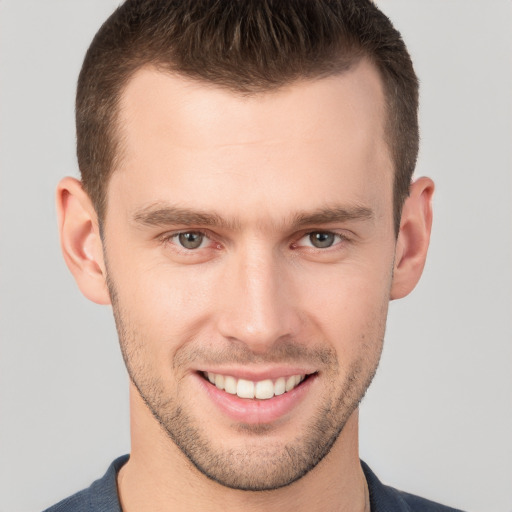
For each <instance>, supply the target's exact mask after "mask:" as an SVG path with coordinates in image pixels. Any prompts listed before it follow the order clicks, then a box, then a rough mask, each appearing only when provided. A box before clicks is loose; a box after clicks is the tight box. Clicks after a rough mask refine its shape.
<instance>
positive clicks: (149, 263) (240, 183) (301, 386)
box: [49, 0, 454, 512]
mask: <svg viewBox="0 0 512 512" xmlns="http://www.w3.org/2000/svg"><path fill="white" fill-rule="evenodd" d="M417 98H418V92H417V80H416V76H415V74H414V71H413V68H412V64H411V62H410V58H409V56H408V54H407V51H406V48H405V46H404V44H403V42H402V40H401V38H400V35H399V34H398V32H396V31H395V30H394V29H393V27H392V26H391V24H390V22H389V20H387V18H386V17H385V16H384V15H382V13H380V12H379V11H378V10H377V8H376V7H375V6H374V5H373V4H372V3H370V2H366V1H361V0H357V1H343V2H341V1H340V2H327V1H326V2H305V1H304V0H302V1H290V2H270V1H268V2H267V1H244V2H227V1H226V2H202V1H195V2H176V3H173V2H163V1H158V2H157V1H145V2H143V1H130V0H128V1H127V2H125V3H124V4H123V5H122V6H121V7H120V8H119V9H118V10H117V11H116V12H115V13H114V14H113V15H112V16H111V17H110V18H109V20H108V21H107V22H106V23H105V24H104V25H103V26H102V28H101V29H100V31H99V32H98V34H97V35H96V37H95V39H94V40H93V43H92V44H91V47H90V48H89V51H88V53H87V56H86V58H85V61H84V65H83V68H82V71H81V74H80V78H79V83H78V91H77V105H76V108H77V145H78V160H79V165H80V170H81V173H82V180H81V181H80V182H79V181H77V180H74V179H72V178H66V179H64V180H62V181H61V183H60V185H59V188H58V194H57V203H58V212H59V219H60V221H59V223H60V231H61V241H62V250H63V253H64V257H65V260H66V262H67V264H68V266H69V268H70V270H71V272H72V273H73V275H74V277H75V279H76V281H77V283H78V285H79V287H80V289H81V291H82V292H83V293H84V295H85V296H86V297H87V298H89V299H90V300H92V301H94V302H97V303H100V304H112V306H113V310H114V315H115V320H116V326H117V330H118V334H119V340H120V344H121V349H122V353H123V356H124V360H125V363H126V366H127V369H128V373H129V376H130V379H131V385H130V404H131V435H132V449H131V453H130V457H129V458H128V457H122V458H120V459H117V460H116V461H115V462H114V463H113V464H112V466H111V468H110V469H109V471H108V472H107V474H106V475H105V477H104V478H103V479H101V480H99V481H97V482H96V483H95V484H93V485H92V486H91V487H90V488H89V489H87V490H85V491H82V492H81V493H79V494H77V495H75V496H73V497H71V498H68V499H67V500H64V501H63V502H61V503H60V504H58V505H56V506H55V507H52V508H51V509H49V510H52V511H67V510H102V511H111V510H112V511H119V510H121V509H122V510H123V511H125V512H127V511H128V512H129V511H135V510H136V511H142V512H144V511H146V510H148V511H149V510H152V511H153V510H162V511H164V510H203V509H208V510H266V511H268V510H292V509H293V510H333V511H334V510H336V511H339V510H345V511H369V510H372V511H374V512H375V511H385V510H403V511H406V510H422V511H423V510H425V511H426V510H454V509H449V508H447V507H443V506H441V505H437V504H434V503H432V502H429V501H427V500H424V499H421V498H418V497H415V496H411V495H408V494H406V493H402V492H399V491H396V490H394V489H391V488H388V487H385V486H383V485H382V484H381V483H380V482H379V481H378V480H377V478H376V476H375V475H374V474H373V473H372V472H371V470H370V469H369V468H368V467H367V466H366V465H365V464H364V463H361V462H360V460H359V456H358V445H357V440H358V404H359V403H360V401H361V399H362V397H363V396H364V394H365V392H366V389H367V388H368V386H369V384H370V382H371V380H372V378H373V376H374V374H375V371H376V368H377V365H378V361H379V358H380V353H381V349H382V342H383V337H384V330H385V323H386V315H387V308H388V303H389V300H391V299H398V298H402V297H404V296H405V295H407V294H408V293H409V292H410V291H411V290H412V289H413V288H414V286H415V285H416V283H417V282H418V280H419V278H420V275H421V272H422V270H423V265H424V262H425V257H426V253H427V248H428V242H429V236H430V227H431V221H432V212H431V198H432V194H433V189H434V186H433V183H432V181H431V180H430V179H428V178H421V179H418V180H416V181H414V182H411V178H412V173H413V171H414V165H415V161H416V156H417V150H418V128H417Z"/></svg>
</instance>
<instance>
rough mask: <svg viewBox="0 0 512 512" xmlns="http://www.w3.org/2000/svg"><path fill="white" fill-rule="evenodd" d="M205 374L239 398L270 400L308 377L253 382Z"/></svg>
mask: <svg viewBox="0 0 512 512" xmlns="http://www.w3.org/2000/svg"><path fill="white" fill-rule="evenodd" d="M203 375H204V377H205V378H206V379H208V380H209V381H210V382H211V383H212V384H214V385H215V387H217V388H218V389H220V390H223V391H225V392H226V393H229V394H231V395H237V396H238V397H239V398H249V399H254V398H256V399H258V400H268V399H270V398H273V397H274V396H279V395H283V394H284V393H287V392H289V391H292V390H293V389H295V388H296V387H297V386H298V385H299V384H300V383H301V382H303V381H304V380H305V379H306V377H307V375H306V374H303V375H291V376H288V377H279V378H278V379H275V380H272V379H265V380H260V381H257V382H253V381H250V380H246V379H237V378H236V377H233V376H231V375H221V374H219V373H212V372H203Z"/></svg>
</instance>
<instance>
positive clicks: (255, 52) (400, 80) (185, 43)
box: [76, 0, 419, 233]
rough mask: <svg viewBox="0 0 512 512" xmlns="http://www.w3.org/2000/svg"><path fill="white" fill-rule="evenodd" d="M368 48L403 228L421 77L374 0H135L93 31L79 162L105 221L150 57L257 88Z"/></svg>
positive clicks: (324, 70)
mask: <svg viewBox="0 0 512 512" xmlns="http://www.w3.org/2000/svg"><path fill="white" fill-rule="evenodd" d="M363 57H364V58H368V59H369V60H370V61H371V62H372V63H373V64H374V65H375V66H376V68H377V69H378V71H379V73H380V76H381V78H382V81H383V84H384V91H385V96H386V104H387V105H386V108H387V116H388V117H387V121H386V138H387V141H386V142H387V144H388V146H389V148H390V154H391V156H392V158H393V161H394V166H395V179H394V190H393V194H394V222H395V231H396V232H397V233H398V228H399V224H400V216H401V210H402V205H403V201H404V200H405V198H406V197H407V195H408V193H409V185H410V181H411V177H412V173H413V172H414V167H415V165H416V158H417V153H418V141H419V134H418V120H417V110H418V81H417V78H416V75H415V73H414V69H413V66H412V62H411V59H410V57H409V54H408V52H407V49H406V47H405V44H404V42H403V40H402V38H401V36H400V33H399V32H398V31H397V30H395V29H394V27H393V25H392V24H391V22H390V20H389V19H388V18H387V17H386V16H385V15H384V14H383V13H382V12H381V11H379V9H377V7H376V6H375V5H374V4H373V2H372V1H371V0H127V1H126V2H125V3H123V4H122V5H121V6H120V7H119V8H118V9H117V10H116V11H114V13H113V14H112V15H111V16H110V17H109V18H108V19H107V21H106V22H105V23H104V24H103V25H102V27H101V28H100V30H99V31H98V33H97V34H96V36H95V37H94V39H93V41H92V43H91V46H90V47H89V50H88V51H87V54H86V56H85V60H84V63H83V66H82V70H81V72H80V76H79V79H78V88H77V97H76V126H77V155H78V164H79V167H80V172H81V176H82V183H83V186H84V188H85V190H86V191H87V193H88V194H89V196H90V198H91V200H92V202H93V204H94V207H95V209H96V212H97V214H98V216H99V218H100V220H101V219H102V218H103V217H104V214H105V211H106V190H107V185H108V181H109V177H110V175H111V173H112V171H113V169H114V168H115V167H116V165H117V163H118V162H117V161H116V158H118V157H119V141H118V138H117V134H118V130H117V129H116V128H117V126H116V120H117V114H118V105H119V100H120V96H121V93H122V91H123V88H124V86H125V85H126V84H127V82H128V80H129V79H130V78H131V76H133V73H134V72H135V71H137V70H138V69H140V68H141V67H142V66H146V65H154V66H156V67H157V68H159V69H162V70H165V71H170V72H173V73H176V74H180V75H183V76H187V77H190V78H194V79H197V80H202V81H206V82H210V83H214V84H217V85H218V86H220V87H225V88H228V89H230V90H232V91H236V92H240V93H244V94H253V93H258V92H264V91H268V90H271V89H274V88H278V87H280V86H282V85H284V84H287V83H291V82H293V81H296V80H300V79H314V78H322V77H326V76H331V75H335V74H338V73H340V72H343V71H344V70H346V69H347V68H348V67H350V66H351V65H352V64H354V63H356V62H357V61H359V60H360V59H361V58H363Z"/></svg>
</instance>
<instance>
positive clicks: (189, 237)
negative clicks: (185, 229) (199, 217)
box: [179, 233, 203, 249]
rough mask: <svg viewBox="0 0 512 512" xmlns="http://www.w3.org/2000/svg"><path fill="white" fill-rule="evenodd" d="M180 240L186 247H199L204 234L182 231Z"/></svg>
mask: <svg viewBox="0 0 512 512" xmlns="http://www.w3.org/2000/svg"><path fill="white" fill-rule="evenodd" d="M179 240H180V244H181V245H182V246H183V247H185V249H197V248H198V247H199V246H200V245H201V243H202V241H203V235H202V234H201V233H181V234H180V235H179Z"/></svg>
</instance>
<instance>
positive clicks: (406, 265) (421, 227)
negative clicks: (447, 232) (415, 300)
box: [390, 178, 434, 299]
mask: <svg viewBox="0 0 512 512" xmlns="http://www.w3.org/2000/svg"><path fill="white" fill-rule="evenodd" d="M433 194H434V182H433V181H432V180H431V179H430V178H419V179H418V180H416V181H415V182H414V183H412V184H411V188H410V194H409V197H408V198H407V199H406V200H405V203H404V207H403V209H402V218H401V221H400V232H399V234H398V240H397V243H396V251H395V267H394V272H393V283H392V285H391V296H390V298H391V299H401V298H402V297H405V296H406V295H408V294H409V293H410V292H411V291H412V290H413V289H414V287H415V286H416V284H417V283H418V281H419V279H420V277H421V274H422V272H423V267H424V266H425V260H426V257H427V250H428V245H429V242H430V231H431V228H432V196H433Z"/></svg>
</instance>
